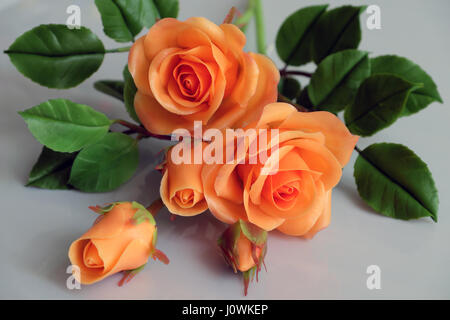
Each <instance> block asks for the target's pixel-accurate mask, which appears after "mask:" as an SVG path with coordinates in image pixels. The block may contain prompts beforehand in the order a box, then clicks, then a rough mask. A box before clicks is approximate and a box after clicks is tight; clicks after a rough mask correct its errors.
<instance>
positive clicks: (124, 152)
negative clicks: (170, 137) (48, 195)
mask: <svg viewBox="0 0 450 320" xmlns="http://www.w3.org/2000/svg"><path fill="white" fill-rule="evenodd" d="M138 161H139V152H138V147H137V141H136V140H134V139H133V138H131V137H129V136H127V135H125V134H122V133H118V132H111V133H108V134H106V135H105V136H104V137H103V139H101V140H100V141H98V142H97V143H96V144H93V145H90V146H88V147H86V148H84V149H83V150H81V151H80V153H79V154H78V156H77V157H76V158H75V161H74V163H73V167H72V171H71V173H70V180H69V183H70V184H71V185H73V186H74V187H76V188H77V189H80V190H82V191H87V192H106V191H111V190H114V189H116V188H118V187H119V186H120V185H121V184H123V183H125V182H126V181H128V180H129V179H130V178H131V177H132V176H133V174H134V172H135V171H136V168H137V165H138Z"/></svg>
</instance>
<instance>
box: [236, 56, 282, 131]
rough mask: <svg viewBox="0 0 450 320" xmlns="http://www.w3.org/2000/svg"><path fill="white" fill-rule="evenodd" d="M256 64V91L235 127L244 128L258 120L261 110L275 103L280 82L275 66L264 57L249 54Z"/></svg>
mask: <svg viewBox="0 0 450 320" xmlns="http://www.w3.org/2000/svg"><path fill="white" fill-rule="evenodd" d="M249 55H250V56H251V57H252V58H253V60H254V61H255V62H256V64H257V67H258V70H259V75H258V82H257V86H256V91H255V92H254V93H253V94H252V97H251V99H250V100H249V102H248V104H247V106H246V109H245V114H244V115H243V116H242V117H241V118H240V119H239V121H238V122H237V123H236V124H235V127H239V126H245V125H246V124H248V123H250V122H252V121H254V120H256V119H258V117H259V116H261V114H262V112H263V109H264V107H265V106H266V105H268V104H269V103H273V102H276V101H277V97H278V88H277V85H278V82H279V81H280V73H279V71H278V68H277V67H276V66H275V64H274V63H273V62H272V60H270V59H269V58H267V57H266V56H264V55H261V54H257V53H249Z"/></svg>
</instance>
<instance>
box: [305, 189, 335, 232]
mask: <svg viewBox="0 0 450 320" xmlns="http://www.w3.org/2000/svg"><path fill="white" fill-rule="evenodd" d="M326 197H327V202H326V204H325V209H324V211H323V213H322V215H321V216H320V217H319V219H318V220H317V222H316V224H315V225H314V226H313V227H312V228H311V230H309V231H308V232H307V233H305V234H304V235H303V237H304V238H306V239H311V238H312V237H314V236H315V235H316V233H317V232H319V231H320V230H322V229H325V228H326V227H328V225H329V224H330V221H331V190H329V191H328V192H327V196H326Z"/></svg>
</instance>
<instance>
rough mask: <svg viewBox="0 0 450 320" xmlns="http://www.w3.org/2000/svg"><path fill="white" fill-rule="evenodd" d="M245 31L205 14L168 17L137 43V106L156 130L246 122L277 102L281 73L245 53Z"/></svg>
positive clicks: (132, 66) (132, 59)
mask: <svg viewBox="0 0 450 320" xmlns="http://www.w3.org/2000/svg"><path fill="white" fill-rule="evenodd" d="M245 41H246V39H245V35H244V34H243V33H242V32H241V31H240V30H239V28H238V27H236V26H234V25H232V24H222V25H220V26H217V25H216V24H214V23H213V22H211V21H209V20H208V19H205V18H190V19H188V20H186V21H184V22H182V21H178V20H176V19H173V18H165V19H161V20H160V21H158V22H157V23H156V24H154V25H153V26H152V27H151V28H150V30H149V31H148V33H147V35H145V36H143V37H141V38H139V39H138V40H137V41H136V42H135V43H134V44H133V46H132V48H131V50H130V54H129V58H128V67H129V70H130V73H131V74H132V76H133V79H134V82H135V84H136V87H137V89H138V91H137V93H136V96H135V100H134V106H135V109H136V113H137V115H138V116H139V119H140V120H141V122H142V124H143V125H144V126H145V127H146V128H147V130H149V131H150V132H153V133H157V134H169V133H171V132H172V131H173V130H174V129H177V128H186V129H188V130H192V129H193V122H194V121H195V120H198V121H202V123H203V125H204V126H205V127H208V128H209V127H214V128H222V127H231V126H234V125H241V124H242V123H245V122H247V121H249V120H251V119H252V118H254V117H257V116H258V114H259V113H260V112H261V108H262V106H264V105H266V104H267V103H271V102H275V101H276V98H277V84H278V81H279V73H278V70H277V68H276V67H275V65H274V64H273V62H272V61H271V60H270V59H268V58H266V57H265V56H263V55H260V54H255V53H245V52H243V51H242V50H243V47H244V45H245Z"/></svg>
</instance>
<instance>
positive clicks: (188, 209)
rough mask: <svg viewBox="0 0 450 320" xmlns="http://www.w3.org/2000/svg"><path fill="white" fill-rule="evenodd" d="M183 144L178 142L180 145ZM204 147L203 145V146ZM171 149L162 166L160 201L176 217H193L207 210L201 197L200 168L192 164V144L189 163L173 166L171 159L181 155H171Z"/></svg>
mask: <svg viewBox="0 0 450 320" xmlns="http://www.w3.org/2000/svg"><path fill="white" fill-rule="evenodd" d="M182 143H184V142H180V144H182ZM203 145H205V144H203ZM173 151H174V147H171V148H170V149H169V150H168V151H167V154H166V160H165V162H164V163H163V164H162V168H163V177H162V180H161V185H160V195H161V200H162V201H163V203H164V205H165V206H166V207H167V209H168V210H169V211H170V212H171V213H173V214H177V215H182V216H194V215H197V214H199V213H202V212H203V211H205V210H207V209H208V205H207V203H206V200H205V197H204V196H203V185H202V176H201V172H202V167H203V164H202V163H200V164H195V163H194V144H192V147H191V161H186V162H189V163H179V164H175V163H174V161H173V158H175V157H176V156H179V157H182V156H183V153H182V152H180V153H179V154H177V155H174V154H173Z"/></svg>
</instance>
